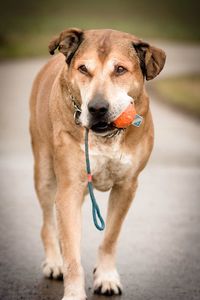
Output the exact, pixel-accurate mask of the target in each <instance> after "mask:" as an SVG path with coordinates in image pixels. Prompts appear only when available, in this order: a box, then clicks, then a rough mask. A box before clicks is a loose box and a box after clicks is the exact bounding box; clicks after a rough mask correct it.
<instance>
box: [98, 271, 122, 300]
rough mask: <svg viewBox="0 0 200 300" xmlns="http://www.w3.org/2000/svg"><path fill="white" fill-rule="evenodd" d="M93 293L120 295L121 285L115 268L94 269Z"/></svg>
mask: <svg viewBox="0 0 200 300" xmlns="http://www.w3.org/2000/svg"><path fill="white" fill-rule="evenodd" d="M94 293H95V294H99V295H106V296H112V295H121V293H122V285H121V283H120V278H119V274H118V273H117V270H116V269H113V270H103V269H101V268H100V267H99V268H96V269H94Z"/></svg>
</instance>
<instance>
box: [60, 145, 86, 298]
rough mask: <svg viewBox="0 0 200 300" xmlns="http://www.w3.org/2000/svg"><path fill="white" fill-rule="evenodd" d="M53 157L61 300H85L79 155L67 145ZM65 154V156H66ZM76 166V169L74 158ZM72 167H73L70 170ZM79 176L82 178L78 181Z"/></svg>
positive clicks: (84, 185) (82, 184)
mask: <svg viewBox="0 0 200 300" xmlns="http://www.w3.org/2000/svg"><path fill="white" fill-rule="evenodd" d="M70 146H71V150H72V152H71V153H72V154H71V155H70V153H69V147H68V148H67V149H63V151H62V155H59V156H58V155H57V156H58V157H57V158H56V160H55V163H56V177H57V193H56V216H57V225H58V232H59V238H60V243H61V252H62V257H63V275H64V297H63V300H85V299H86V294H85V287H84V285H85V284H84V272H83V268H82V265H81V256H80V239H81V207H82V203H83V199H84V193H85V189H86V187H87V182H86V178H84V175H83V173H84V172H83V168H84V166H81V154H79V153H78V151H77V149H76V148H73V144H72V143H71V145H70ZM67 150H68V152H67ZM76 155H78V157H79V165H77V161H76V159H77V157H76ZM74 166H75V167H74ZM81 174H82V177H83V178H81Z"/></svg>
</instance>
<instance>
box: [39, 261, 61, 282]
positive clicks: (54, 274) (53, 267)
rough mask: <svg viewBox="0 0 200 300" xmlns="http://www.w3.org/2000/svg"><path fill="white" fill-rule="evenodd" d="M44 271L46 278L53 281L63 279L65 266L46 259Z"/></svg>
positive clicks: (43, 266)
mask: <svg viewBox="0 0 200 300" xmlns="http://www.w3.org/2000/svg"><path fill="white" fill-rule="evenodd" d="M42 270H43V274H44V276H45V277H48V278H53V279H62V277H63V266H62V263H61V262H57V261H51V260H48V259H46V260H45V261H44V262H43V263H42Z"/></svg>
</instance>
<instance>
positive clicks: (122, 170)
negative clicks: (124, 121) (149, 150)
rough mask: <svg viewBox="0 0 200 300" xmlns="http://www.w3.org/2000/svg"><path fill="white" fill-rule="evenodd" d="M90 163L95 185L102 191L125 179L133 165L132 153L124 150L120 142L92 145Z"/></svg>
mask: <svg viewBox="0 0 200 300" xmlns="http://www.w3.org/2000/svg"><path fill="white" fill-rule="evenodd" d="M90 164H91V172H92V178H93V184H94V187H95V188H96V189H98V190H100V191H107V190H109V189H110V188H112V186H113V185H114V184H115V183H119V182H120V181H123V180H124V178H125V177H126V176H128V174H129V172H131V169H132V167H133V166H132V159H131V155H130V154H127V153H125V152H123V151H122V149H121V148H120V145H119V143H116V144H112V145H109V146H108V145H103V144H98V143H97V144H95V146H92V147H91V148H90Z"/></svg>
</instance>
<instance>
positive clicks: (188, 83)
mask: <svg viewBox="0 0 200 300" xmlns="http://www.w3.org/2000/svg"><path fill="white" fill-rule="evenodd" d="M154 88H155V90H156V92H157V93H158V94H159V96H160V97H161V98H162V99H164V101H166V102H167V103H169V104H172V105H173V106H174V107H176V108H178V109H181V110H183V111H185V112H188V113H190V114H192V115H194V116H196V117H198V118H200V74H197V75H196V74H195V75H188V76H180V77H170V78H166V79H161V80H157V81H156V83H154Z"/></svg>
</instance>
